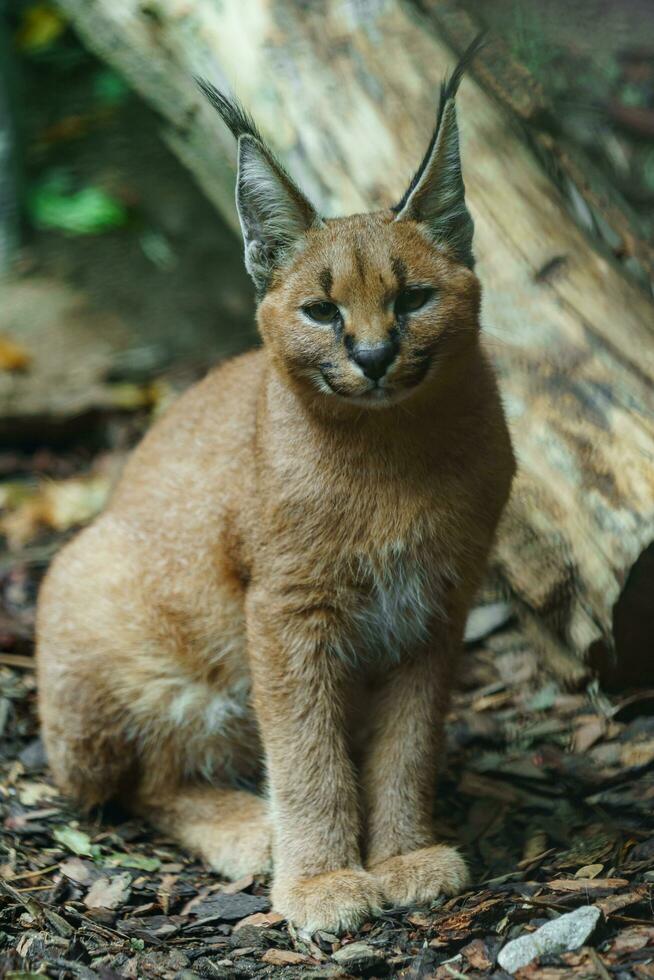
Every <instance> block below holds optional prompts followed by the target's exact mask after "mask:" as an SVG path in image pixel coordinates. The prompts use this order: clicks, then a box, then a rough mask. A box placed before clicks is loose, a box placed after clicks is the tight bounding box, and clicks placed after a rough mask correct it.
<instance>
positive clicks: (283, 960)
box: [261, 949, 313, 966]
mask: <svg viewBox="0 0 654 980" xmlns="http://www.w3.org/2000/svg"><path fill="white" fill-rule="evenodd" d="M261 962H262V963H268V964H269V965H270V966H295V965H297V964H298V963H312V962H313V960H312V959H311V957H310V956H307V955H306V954H305V953H296V952H295V951H294V950H292V949H267V950H266V952H265V953H264V954H263V956H262V957H261Z"/></svg>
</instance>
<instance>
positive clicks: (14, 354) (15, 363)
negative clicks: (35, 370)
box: [0, 334, 32, 371]
mask: <svg viewBox="0 0 654 980" xmlns="http://www.w3.org/2000/svg"><path fill="white" fill-rule="evenodd" d="M31 360H32V355H31V354H30V353H29V352H28V351H26V350H25V348H24V347H21V345H20V344H17V343H16V341H15V340H12V339H11V338H10V337H7V335H6V334H0V371H24V370H25V368H26V367H28V366H29V364H30V361H31Z"/></svg>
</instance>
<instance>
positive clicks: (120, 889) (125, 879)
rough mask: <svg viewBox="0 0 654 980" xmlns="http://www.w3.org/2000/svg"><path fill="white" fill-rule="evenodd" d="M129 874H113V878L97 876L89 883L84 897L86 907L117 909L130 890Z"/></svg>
mask: <svg viewBox="0 0 654 980" xmlns="http://www.w3.org/2000/svg"><path fill="white" fill-rule="evenodd" d="M131 886H132V878H131V875H128V874H122V875H115V876H114V877H113V878H104V877H102V878H98V880H97V881H94V882H93V884H92V885H91V887H90V889H89V892H88V894H87V896H86V898H85V899H84V904H85V905H86V907H87V909H117V908H120V906H121V905H123V904H124V903H125V902H126V901H127V899H128V898H129V896H130V893H131V890H132V887H131Z"/></svg>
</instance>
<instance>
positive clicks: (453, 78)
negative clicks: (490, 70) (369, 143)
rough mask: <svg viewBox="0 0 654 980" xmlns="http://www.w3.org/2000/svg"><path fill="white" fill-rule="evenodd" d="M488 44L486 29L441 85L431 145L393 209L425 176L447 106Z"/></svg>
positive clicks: (468, 48) (395, 208) (399, 206)
mask: <svg viewBox="0 0 654 980" xmlns="http://www.w3.org/2000/svg"><path fill="white" fill-rule="evenodd" d="M486 44H487V40H486V31H482V32H481V33H480V34H478V35H477V37H476V38H475V39H474V41H472V42H471V43H470V44H469V45H468V47H467V48H466V50H465V51H464V52H463V54H462V55H461V57H460V59H459V61H458V64H457V65H456V67H455V68H454V71H453V72H452V74H451V75H450V76H449V77H446V78H445V79H444V80H443V84H442V85H441V91H440V98H439V100H438V112H437V113H436V125H435V126H434V132H433V133H432V137H431V140H430V141H429V146H428V147H427V150H426V152H425V155H424V157H423V158H422V161H421V163H420V166H419V167H418V169H417V170H416V172H415V174H414V175H413V177H412V179H411V183H410V184H409V186H408V187H407V189H406V191H405V192H404V194H403V195H402V199H401V200H400V201H398V203H397V204H395V205H394V206H393V207H392V208H391V210H392V211H395V212H399V211H401V210H402V208H403V207H404V205H405V204H406V202H407V201H408V200H409V197H410V196H411V194H412V193H413V191H414V190H415V188H416V186H417V185H418V183H419V181H420V178H421V177H422V176H423V174H424V172H425V170H426V169H427V165H428V163H429V161H430V159H431V155H432V152H433V150H434V146H435V145H436V140H437V139H438V135H439V133H440V129H441V123H442V121H443V113H444V111H445V106H446V105H447V103H448V102H449V101H450V100H451V99H454V98H456V93H457V92H458V90H459V85H460V84H461V79H462V78H463V76H464V75H465V73H466V71H467V70H468V68H469V67H470V64H471V62H472V61H473V60H474V59H475V57H476V55H477V54H478V53H479V52H480V51H481V49H482V48H483V47H484V46H485V45H486Z"/></svg>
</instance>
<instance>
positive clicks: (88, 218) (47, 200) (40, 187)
mask: <svg viewBox="0 0 654 980" xmlns="http://www.w3.org/2000/svg"><path fill="white" fill-rule="evenodd" d="M27 208H28V212H29V215H30V217H31V219H32V221H33V223H34V224H35V225H36V227H37V228H54V229H57V230H58V231H62V232H64V234H68V235H97V234H100V233H102V232H104V231H109V230H111V229H112V228H120V227H121V226H122V225H124V224H126V222H127V220H128V213H127V209H126V208H125V206H124V205H123V204H122V203H121V202H120V201H117V200H116V199H115V198H114V197H112V196H111V195H110V194H108V193H107V191H105V190H103V189H102V188H101V187H83V188H81V189H79V190H73V189H72V187H71V180H70V178H69V176H68V175H67V174H66V173H64V172H61V171H59V172H56V173H52V174H50V176H48V177H46V178H45V179H44V180H42V181H41V182H40V183H38V184H37V185H36V186H35V187H33V188H32V190H31V192H30V193H29V194H28V198H27Z"/></svg>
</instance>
